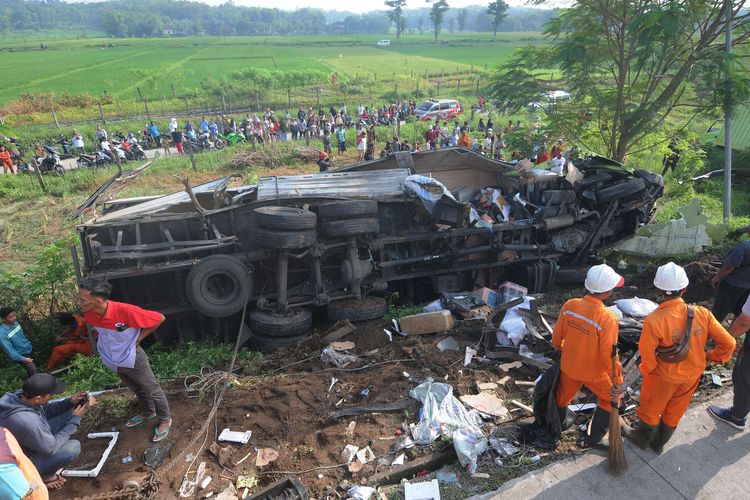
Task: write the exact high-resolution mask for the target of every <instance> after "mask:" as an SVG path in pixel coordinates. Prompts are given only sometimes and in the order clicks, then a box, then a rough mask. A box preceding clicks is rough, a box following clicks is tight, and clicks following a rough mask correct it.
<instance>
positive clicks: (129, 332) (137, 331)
mask: <svg viewBox="0 0 750 500" xmlns="http://www.w3.org/2000/svg"><path fill="white" fill-rule="evenodd" d="M111 292H112V285H110V284H109V283H108V282H107V281H105V280H102V279H97V278H86V279H84V280H83V281H82V282H81V283H80V284H79V285H78V307H80V308H81V312H83V316H84V318H85V319H86V321H87V322H88V323H89V324H90V325H91V326H93V327H94V328H95V329H96V331H97V332H99V340H98V342H97V348H98V350H99V356H100V357H101V359H102V362H103V363H104V364H105V365H106V366H107V367H108V368H110V369H111V370H112V371H114V372H115V373H117V375H119V377H120V379H121V380H122V381H123V383H124V384H125V385H127V386H128V387H130V389H131V390H132V391H133V392H134V393H135V395H136V397H137V398H138V403H139V405H140V407H141V413H140V414H139V415H136V416H134V417H132V418H130V419H129V420H128V421H127V422H126V423H125V426H126V427H136V426H137V425H140V424H142V423H143V422H146V421H148V420H153V419H154V418H156V419H158V424H157V426H156V428H155V429H154V437H153V441H154V442H159V441H162V440H163V439H164V438H166V437H167V435H168V434H169V430H170V428H171V426H172V419H171V416H170V411H169V403H168V402H167V397H166V395H165V394H164V391H163V390H162V388H161V386H160V385H159V383H158V382H157V381H156V377H155V376H154V372H153V371H152V370H151V365H150V364H149V362H148V357H147V356H146V352H145V351H144V350H143V349H142V348H141V347H140V343H141V340H143V339H144V338H146V337H147V336H148V335H150V334H151V333H152V332H153V331H154V330H156V328H158V326H159V325H161V324H162V323H163V322H164V319H165V318H164V315H163V314H161V313H159V312H156V311H149V310H146V309H141V308H140V307H138V306H134V305H132V304H125V303H122V302H115V301H114V300H109V295H110V293H111Z"/></svg>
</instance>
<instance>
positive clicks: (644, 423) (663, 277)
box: [623, 262, 736, 453]
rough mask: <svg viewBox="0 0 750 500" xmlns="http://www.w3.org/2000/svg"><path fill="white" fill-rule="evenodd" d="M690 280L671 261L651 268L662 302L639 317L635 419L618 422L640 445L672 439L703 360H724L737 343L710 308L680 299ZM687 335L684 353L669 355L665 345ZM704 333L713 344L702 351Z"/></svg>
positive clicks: (655, 447)
mask: <svg viewBox="0 0 750 500" xmlns="http://www.w3.org/2000/svg"><path fill="white" fill-rule="evenodd" d="M689 282H690V281H689V280H688V277H687V274H685V270H684V269H683V268H682V267H680V266H678V265H677V264H675V263H674V262H668V263H667V264H664V265H663V266H661V267H659V268H658V269H657V270H656V276H655V277H654V286H655V287H656V288H657V289H659V290H660V291H661V300H660V302H661V303H660V304H659V307H657V308H656V310H655V311H654V312H652V313H651V314H649V315H648V316H647V317H646V319H644V321H643V330H642V332H641V339H640V341H639V342H638V350H639V351H640V354H641V365H640V370H641V374H642V375H643V385H642V386H641V398H640V405H639V406H638V409H637V410H636V413H637V414H638V421H637V422H636V424H635V425H634V427H632V428H631V427H628V426H623V434H624V435H625V437H627V438H629V439H630V440H631V441H633V443H635V444H636V445H637V446H638V447H639V448H641V449H645V448H647V447H649V446H650V447H651V449H652V450H654V451H655V452H657V453H661V452H662V451H663V450H664V445H665V444H667V442H668V441H669V440H670V439H671V438H672V435H673V434H674V431H675V429H676V428H677V424H678V423H679V422H680V419H681V418H682V415H684V414H685V410H687V407H688V404H689V403H690V400H691V399H692V397H693V393H694V392H695V389H696V388H697V387H698V382H700V378H701V375H702V374H703V371H704V370H705V369H706V365H707V364H710V363H726V362H727V361H729V359H730V358H731V357H732V353H733V352H734V348H735V344H736V343H735V340H734V339H733V338H732V336H731V335H729V333H727V331H726V330H725V329H724V327H723V326H721V323H719V322H718V321H717V320H716V318H714V316H713V314H711V311H709V310H708V309H706V308H705V307H701V306H697V305H692V306H688V305H687V304H686V303H685V301H684V300H682V295H683V294H684V293H685V290H686V289H687V286H688V284H689ZM690 314H692V320H691V319H690V318H689V315H690ZM688 324H690V331H689V332H688V331H687V330H688ZM686 335H689V337H688V340H687V341H686V344H685V348H686V349H687V352H686V357H684V359H682V360H679V359H677V358H674V357H670V356H669V355H668V354H667V353H666V352H665V349H669V348H672V347H673V346H678V347H679V346H680V345H681V341H682V340H683V338H684V337H685V336H686ZM709 338H711V339H712V340H713V341H714V342H715V343H716V347H715V348H713V349H710V350H709V351H708V352H706V342H707V341H708V339H709Z"/></svg>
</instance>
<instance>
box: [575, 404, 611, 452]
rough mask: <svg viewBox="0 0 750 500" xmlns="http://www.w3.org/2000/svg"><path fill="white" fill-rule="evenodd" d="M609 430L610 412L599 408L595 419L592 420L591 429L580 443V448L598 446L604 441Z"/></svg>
mask: <svg viewBox="0 0 750 500" xmlns="http://www.w3.org/2000/svg"><path fill="white" fill-rule="evenodd" d="M607 430H609V412H608V411H606V410H604V409H602V408H601V407H599V406H597V407H596V411H595V412H594V418H592V419H591V427H590V429H589V433H588V434H585V433H584V434H582V435H581V439H580V441H579V445H580V446H584V447H589V446H596V445H597V444H599V443H600V442H601V440H602V439H604V436H605V435H606V434H607Z"/></svg>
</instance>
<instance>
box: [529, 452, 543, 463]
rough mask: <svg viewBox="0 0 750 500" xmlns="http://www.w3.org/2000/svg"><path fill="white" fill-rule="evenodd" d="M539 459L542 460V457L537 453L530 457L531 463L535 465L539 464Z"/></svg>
mask: <svg viewBox="0 0 750 500" xmlns="http://www.w3.org/2000/svg"><path fill="white" fill-rule="evenodd" d="M541 459H542V457H541V456H540V455H539V454H538V453H537V454H536V455H534V456H533V457H531V463H534V464H535V463H537V462H539V461H540V460H541Z"/></svg>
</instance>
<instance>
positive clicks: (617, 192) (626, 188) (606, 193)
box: [596, 178, 646, 203]
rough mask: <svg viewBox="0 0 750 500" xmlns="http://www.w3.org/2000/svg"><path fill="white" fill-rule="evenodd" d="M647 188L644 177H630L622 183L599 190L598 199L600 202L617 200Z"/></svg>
mask: <svg viewBox="0 0 750 500" xmlns="http://www.w3.org/2000/svg"><path fill="white" fill-rule="evenodd" d="M644 189H646V183H645V182H644V180H643V179H640V178H639V179H628V180H626V181H625V182H622V183H620V184H615V185H614V186H609V187H608V188H604V189H601V190H599V191H598V192H597V193H596V201H597V202H599V203H607V202H608V201H613V200H617V199H620V198H624V197H626V196H630V195H634V194H636V193H640V192H641V191H643V190H644Z"/></svg>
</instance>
